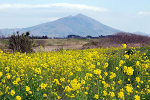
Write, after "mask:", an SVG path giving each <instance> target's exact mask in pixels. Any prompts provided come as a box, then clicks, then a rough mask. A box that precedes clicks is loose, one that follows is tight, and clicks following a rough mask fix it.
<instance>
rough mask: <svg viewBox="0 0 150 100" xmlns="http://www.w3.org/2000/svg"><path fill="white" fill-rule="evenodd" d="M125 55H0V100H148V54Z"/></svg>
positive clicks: (112, 51)
mask: <svg viewBox="0 0 150 100" xmlns="http://www.w3.org/2000/svg"><path fill="white" fill-rule="evenodd" d="M125 50H127V49H126V45H125V44H124V45H123V47H120V48H98V49H87V50H67V51H66V50H61V51H59V52H49V53H48V52H39V53H32V54H26V53H19V52H18V53H11V54H8V53H3V52H2V51H0V100H3V99H10V100H23V99H24V100H30V99H32V100H50V99H51V100H55V99H67V100H71V99H72V100H97V99H99V100H103V99H104V100H106V99H108V100H111V99H113V100H141V99H148V98H150V86H149V85H150V75H149V74H150V59H149V57H148V56H147V53H148V52H149V51H147V52H145V53H142V52H140V51H136V50H135V49H132V54H129V53H128V51H125Z"/></svg>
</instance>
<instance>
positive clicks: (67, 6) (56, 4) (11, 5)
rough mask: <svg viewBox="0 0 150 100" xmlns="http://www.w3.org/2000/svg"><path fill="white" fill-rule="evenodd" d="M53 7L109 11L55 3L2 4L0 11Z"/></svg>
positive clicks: (81, 5) (80, 5) (86, 6)
mask: <svg viewBox="0 0 150 100" xmlns="http://www.w3.org/2000/svg"><path fill="white" fill-rule="evenodd" d="M52 7H63V8H69V9H84V10H93V11H100V12H106V11H109V10H108V9H106V8H100V7H94V6H88V5H84V4H68V3H53V4H45V5H29V4H28V5H27V4H0V10H3V9H7V8H15V9H20V8H52Z"/></svg>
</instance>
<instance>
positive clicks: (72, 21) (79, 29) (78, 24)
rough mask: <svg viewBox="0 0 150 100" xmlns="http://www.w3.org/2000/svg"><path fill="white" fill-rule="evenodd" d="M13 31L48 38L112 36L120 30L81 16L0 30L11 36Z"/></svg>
mask: <svg viewBox="0 0 150 100" xmlns="http://www.w3.org/2000/svg"><path fill="white" fill-rule="evenodd" d="M13 30H14V31H17V30H18V31H20V33H22V32H26V31H30V32H31V34H32V35H34V36H42V35H47V36H50V37H66V36H67V35H72V34H73V35H79V36H87V35H91V36H100V35H112V34H114V33H117V32H120V30H117V29H114V28H111V27H109V26H106V25H104V24H102V23H100V22H98V21H96V20H95V19H92V18H90V17H88V16H85V15H83V14H78V15H76V16H68V17H63V18H60V19H58V20H55V21H52V22H47V23H43V24H39V25H36V26H32V27H27V28H21V29H19V28H16V29H0V31H1V33H2V34H12V33H13Z"/></svg>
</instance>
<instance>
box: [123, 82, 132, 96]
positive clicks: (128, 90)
mask: <svg viewBox="0 0 150 100" xmlns="http://www.w3.org/2000/svg"><path fill="white" fill-rule="evenodd" d="M125 88H126V91H127V92H128V95H130V93H132V92H133V91H132V90H133V87H132V85H131V84H127V86H125Z"/></svg>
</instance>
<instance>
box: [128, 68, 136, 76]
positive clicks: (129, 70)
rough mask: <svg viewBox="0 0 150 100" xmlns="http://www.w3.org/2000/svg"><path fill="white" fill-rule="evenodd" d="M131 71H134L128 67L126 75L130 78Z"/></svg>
mask: <svg viewBox="0 0 150 100" xmlns="http://www.w3.org/2000/svg"><path fill="white" fill-rule="evenodd" d="M133 71H134V69H133V68H132V67H128V68H127V70H126V74H127V75H129V76H131V75H133Z"/></svg>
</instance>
